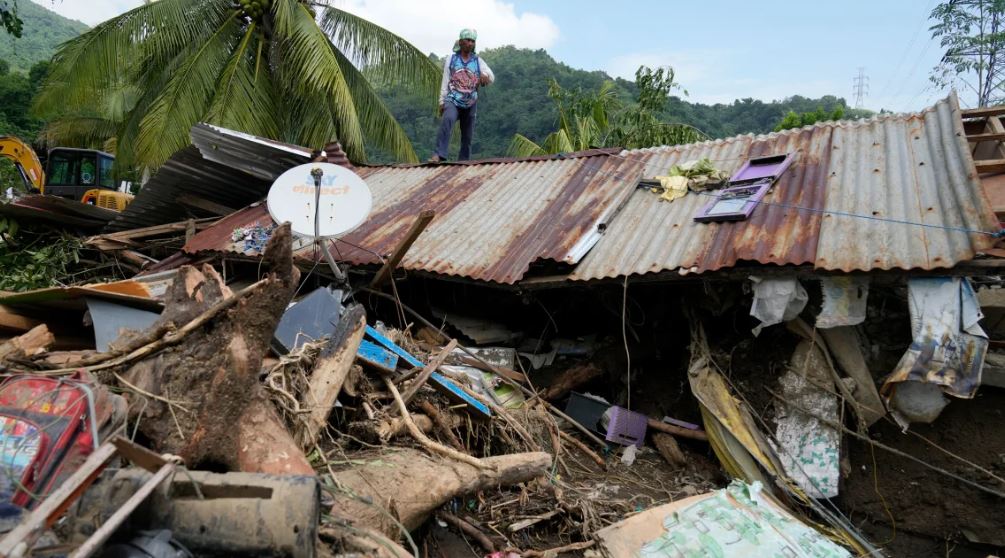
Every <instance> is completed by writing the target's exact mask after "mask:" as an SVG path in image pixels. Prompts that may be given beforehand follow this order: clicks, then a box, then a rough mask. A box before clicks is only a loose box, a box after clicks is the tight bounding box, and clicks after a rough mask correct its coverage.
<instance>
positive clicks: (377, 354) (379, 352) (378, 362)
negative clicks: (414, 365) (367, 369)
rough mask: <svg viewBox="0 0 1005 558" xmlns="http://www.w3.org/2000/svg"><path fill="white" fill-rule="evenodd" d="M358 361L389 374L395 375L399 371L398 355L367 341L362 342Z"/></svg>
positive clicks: (358, 352) (357, 356) (357, 355)
mask: <svg viewBox="0 0 1005 558" xmlns="http://www.w3.org/2000/svg"><path fill="white" fill-rule="evenodd" d="M356 359H357V360H359V361H360V362H362V363H363V364H366V365H368V366H372V367H374V368H376V369H377V370H380V371H382V372H386V373H388V374H394V373H395V371H396V370H397V369H398V355H396V354H395V353H392V352H391V351H389V350H387V349H385V348H383V347H381V346H380V345H378V344H376V343H374V342H373V341H368V340H366V339H363V340H362V341H361V342H360V344H359V349H358V350H357V352H356Z"/></svg>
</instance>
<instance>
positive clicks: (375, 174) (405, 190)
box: [184, 151, 641, 284]
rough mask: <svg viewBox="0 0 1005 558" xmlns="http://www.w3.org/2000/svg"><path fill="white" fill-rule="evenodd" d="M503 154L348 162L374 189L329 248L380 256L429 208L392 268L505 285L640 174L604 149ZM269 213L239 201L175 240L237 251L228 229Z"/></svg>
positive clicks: (573, 257) (367, 260)
mask: <svg viewBox="0 0 1005 558" xmlns="http://www.w3.org/2000/svg"><path fill="white" fill-rule="evenodd" d="M504 161H505V162H493V163H484V162H483V163H481V164H458V165H435V166H412V167H363V168H360V169H357V172H358V173H359V174H360V176H362V177H363V178H364V179H365V180H366V182H367V185H369V187H370V190H371V192H372V193H373V210H372V211H371V213H370V217H369V218H368V219H367V221H366V222H365V223H364V224H363V225H362V226H361V227H360V228H358V229H356V230H355V231H353V232H352V233H350V234H349V235H346V236H345V237H344V238H342V239H340V240H337V241H335V242H334V243H333V245H332V246H333V254H334V255H335V257H336V258H337V259H339V260H340V261H347V262H351V263H354V264H377V263H380V257H379V256H378V254H379V255H386V254H389V253H390V252H391V251H393V250H394V247H395V246H396V245H397V243H398V242H399V241H400V240H401V239H402V238H403V237H404V235H405V234H406V233H407V231H408V229H409V227H410V226H411V224H412V221H413V220H414V218H415V217H417V216H418V214H419V213H420V212H421V211H423V210H427V209H429V210H433V211H434V212H435V214H436V216H435V218H434V219H433V221H432V222H431V223H430V224H429V225H428V226H427V227H426V229H425V231H424V232H423V233H422V235H421V236H419V238H418V240H417V241H416V242H415V243H414V244H413V245H412V247H411V248H410V249H409V251H408V252H407V253H406V255H405V258H404V259H403V260H402V262H401V263H400V264H399V266H400V267H402V268H404V269H409V270H413V271H426V272H430V273H436V274H441V275H455V276H461V277H466V278H470V279H477V280H482V281H493V282H498V283H504V284H512V283H515V282H516V281H518V280H520V279H521V278H522V277H523V276H524V274H525V273H526V272H527V270H528V269H529V268H530V266H531V264H533V263H534V262H536V261H538V260H549V261H553V262H560V263H566V264H570V265H574V264H575V263H577V262H578V261H579V260H580V259H581V258H582V257H583V255H584V254H586V253H587V252H588V251H589V250H590V248H592V247H593V245H594V244H595V243H596V242H597V241H598V240H599V239H600V237H601V234H600V231H601V230H603V228H605V227H606V225H607V222H608V221H609V220H610V218H611V216H612V215H613V214H614V213H615V212H616V211H617V209H618V208H619V207H620V206H621V205H622V204H623V203H624V201H625V200H626V199H627V198H628V196H629V195H630V194H631V192H632V191H633V190H634V188H635V184H637V183H638V180H639V178H640V176H641V172H640V171H641V165H640V164H639V163H637V162H631V161H624V160H623V159H621V158H619V157H612V156H610V155H609V154H608V153H607V152H604V151H590V152H584V153H583V154H582V155H580V154H571V155H569V156H566V157H565V158H562V159H556V158H553V157H552V158H547V159H540V158H535V159H533V160H514V159H507V160H504ZM626 177H627V178H626ZM268 221H269V217H268V213H267V211H266V209H265V207H264V205H260V206H257V207H251V208H248V209H246V210H243V211H241V212H239V213H235V214H233V215H231V216H230V217H228V218H226V219H224V220H222V221H221V222H220V223H218V224H217V225H214V226H213V227H210V228H208V229H206V230H205V231H203V232H201V233H199V234H198V235H196V236H195V237H193V238H192V239H191V240H190V241H189V243H188V244H186V245H185V248H184V249H185V251H186V252H188V253H197V252H201V251H219V252H227V251H234V250H240V243H236V244H235V243H234V242H233V241H232V240H231V237H230V235H231V233H232V231H233V230H234V229H235V228H237V227H243V226H249V225H253V224H260V225H261V224H265V223H266V222H268ZM311 250H312V248H310V247H307V248H305V249H302V250H300V251H299V254H300V255H301V256H306V255H307V254H309V253H310V251H311Z"/></svg>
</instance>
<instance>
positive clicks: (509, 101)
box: [370, 46, 871, 161]
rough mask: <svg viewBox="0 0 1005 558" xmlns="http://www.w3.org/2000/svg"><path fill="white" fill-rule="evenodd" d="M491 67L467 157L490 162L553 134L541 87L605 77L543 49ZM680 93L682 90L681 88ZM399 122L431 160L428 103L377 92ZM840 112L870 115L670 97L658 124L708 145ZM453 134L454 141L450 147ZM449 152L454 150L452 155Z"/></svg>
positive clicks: (796, 102)
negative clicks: (674, 125)
mask: <svg viewBox="0 0 1005 558" xmlns="http://www.w3.org/2000/svg"><path fill="white" fill-rule="evenodd" d="M479 54H480V56H482V57H483V58H484V59H485V61H486V62H487V63H488V64H489V65H490V66H491V67H492V71H493V72H495V75H496V83H495V84H494V85H492V86H491V87H488V88H485V89H482V90H481V91H480V92H479V94H478V124H477V126H476V130H475V140H474V142H473V144H472V158H482V157H497V156H502V155H505V154H506V150H507V148H508V147H509V143H510V140H512V139H513V135H514V134H516V133H520V134H523V135H525V136H527V137H529V138H531V139H532V140H535V141H540V140H542V139H543V138H544V137H545V136H546V135H547V134H548V133H549V132H552V131H554V129H555V124H556V119H557V117H558V115H557V113H556V111H555V107H554V106H553V105H552V102H551V100H550V99H549V98H548V95H547V93H548V82H549V79H550V78H555V79H556V80H557V81H558V83H559V84H560V85H561V86H562V87H563V88H565V89H577V88H581V89H583V90H584V91H595V90H597V88H599V87H600V84H602V83H603V82H604V81H605V80H610V79H611V78H610V77H609V76H608V75H607V74H605V73H604V72H602V71H585V70H578V69H575V68H571V67H569V66H568V65H566V64H563V63H561V62H557V61H555V59H553V58H552V57H551V56H550V55H549V54H548V53H547V52H546V51H544V50H528V49H518V48H514V47H512V46H506V47H500V48H495V49H489V50H485V51H483V52H480V53H479ZM616 83H617V85H618V91H619V97H620V98H621V100H622V101H623V102H631V99H634V98H635V97H636V89H635V84H634V83H632V82H629V81H625V80H623V79H618V80H616ZM681 85H682V86H683V87H684V88H687V83H683V84H681ZM378 90H379V92H380V94H381V96H382V97H383V98H384V100H385V102H386V103H387V105H388V108H390V109H391V112H392V113H393V114H394V116H395V118H397V119H398V122H400V123H401V125H402V127H403V128H404V129H405V132H406V133H407V134H408V137H409V138H410V139H411V140H412V144H413V145H414V146H415V150H416V152H417V153H418V154H419V157H420V158H422V159H425V158H428V157H429V156H430V155H432V147H433V141H434V134H435V132H436V127H437V124H438V119H437V118H436V114H435V108H436V104H435V103H436V100H435V99H426V98H422V97H420V96H419V95H417V94H416V93H415V92H413V91H409V90H405V89H402V88H394V87H380V88H378ZM838 107H842V108H844V113H845V118H859V117H862V116H867V115H869V114H871V113H869V112H868V111H860V110H859V111H857V110H855V109H851V108H848V105H847V103H846V102H845V100H844V99H842V98H840V97H835V96H832V95H827V96H824V97H821V98H819V99H811V98H807V97H801V96H798V95H795V96H792V97H789V98H786V99H783V100H778V101H770V102H764V101H759V100H755V99H737V100H736V101H734V102H733V103H731V104H715V105H705V104H701V103H692V102H689V101H687V100H686V99H680V98H677V97H674V98H672V99H671V101H670V103H668V105H667V109H666V111H665V113H664V114H663V118H664V120H666V121H669V122H679V123H684V124H690V125H692V126H695V127H696V128H698V129H699V130H701V131H703V132H704V133H705V134H707V135H709V136H711V137H713V138H722V137H729V136H734V135H737V134H745V133H767V132H770V131H772V129H774V127H775V125H777V124H778V123H779V122H780V121H781V120H782V118H784V117H785V115H786V113H788V112H789V111H795V112H797V113H803V112H811V111H814V110H816V109H817V108H823V109H824V110H826V111H828V112H830V111H833V110H834V109H835V108H838ZM458 135H459V134H456V133H455V134H454V141H455V143H456V142H457V141H458V138H457V136H458ZM451 153H452V154H453V153H456V146H455V147H454V149H452V150H451ZM370 158H371V159H372V160H375V161H386V158H385V156H384V155H383V154H381V153H379V152H371V153H370Z"/></svg>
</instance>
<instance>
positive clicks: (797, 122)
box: [774, 107, 844, 132]
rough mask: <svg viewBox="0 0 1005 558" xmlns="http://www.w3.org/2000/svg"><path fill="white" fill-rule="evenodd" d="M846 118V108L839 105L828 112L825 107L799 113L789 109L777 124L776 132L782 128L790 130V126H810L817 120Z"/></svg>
mask: <svg viewBox="0 0 1005 558" xmlns="http://www.w3.org/2000/svg"><path fill="white" fill-rule="evenodd" d="M842 118H844V108H843V107H837V108H836V109H834V110H832V111H830V112H827V111H825V110H824V109H823V107H817V110H815V111H813V112H803V113H797V112H795V111H791V110H790V111H789V112H788V114H786V115H785V118H783V119H782V121H781V122H779V123H778V125H776V126H775V130H774V131H776V132H781V131H782V130H788V129H790V128H802V127H803V126H809V125H811V124H816V123H817V122H825V121H828V120H841V119H842Z"/></svg>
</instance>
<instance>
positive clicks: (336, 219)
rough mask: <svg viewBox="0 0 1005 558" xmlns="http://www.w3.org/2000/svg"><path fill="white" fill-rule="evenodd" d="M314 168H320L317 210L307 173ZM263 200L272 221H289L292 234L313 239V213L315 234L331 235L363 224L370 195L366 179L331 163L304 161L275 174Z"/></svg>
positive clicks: (314, 195)
mask: <svg viewBox="0 0 1005 558" xmlns="http://www.w3.org/2000/svg"><path fill="white" fill-rule="evenodd" d="M315 169H320V170H321V171H322V175H321V195H320V203H319V204H318V209H320V211H319V212H318V211H316V208H315V199H316V196H317V192H316V191H315V190H316V189H315V187H314V176H313V175H312V174H311V171H313V170H315ZM267 203H268V206H269V214H270V215H271V216H272V220H274V221H275V222H277V223H284V222H286V221H289V222H290V226H291V228H292V230H293V233H294V234H297V235H300V236H303V237H308V238H313V237H314V236H315V234H314V227H315V215H317V226H318V234H317V236H319V237H335V236H339V235H343V234H346V233H348V232H350V231H352V230H354V229H356V227H358V226H360V225H361V224H362V223H363V221H364V220H365V219H366V217H367V216H368V215H369V214H370V208H371V207H372V205H373V196H372V195H371V194H370V188H369V187H368V186H367V185H366V182H363V179H362V178H360V177H359V175H358V174H356V173H354V172H352V171H351V170H349V169H347V168H345V167H340V166H338V165H333V164H331V163H307V164H305V165H297V166H295V167H293V168H292V169H290V170H288V171H286V172H284V173H283V174H281V175H279V178H277V179H276V181H275V182H273V183H272V188H270V189H269V197H268V202H267Z"/></svg>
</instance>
